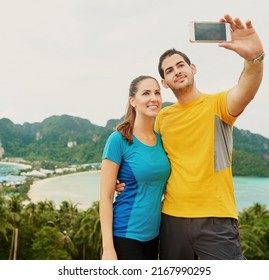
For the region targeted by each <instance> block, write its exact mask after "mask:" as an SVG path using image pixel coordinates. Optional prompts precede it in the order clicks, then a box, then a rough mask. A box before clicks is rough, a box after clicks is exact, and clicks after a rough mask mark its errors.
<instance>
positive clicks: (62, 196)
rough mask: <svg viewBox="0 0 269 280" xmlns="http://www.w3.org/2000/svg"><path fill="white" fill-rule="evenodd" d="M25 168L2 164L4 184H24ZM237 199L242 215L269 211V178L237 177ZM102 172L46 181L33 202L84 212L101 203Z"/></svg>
mask: <svg viewBox="0 0 269 280" xmlns="http://www.w3.org/2000/svg"><path fill="white" fill-rule="evenodd" d="M21 168H22V167H21V166H16V165H8V164H0V182H3V181H6V182H10V181H14V180H15V181H16V180H22V179H23V178H22V177H20V176H18V175H17V174H18V173H19V170H20V169H21ZM233 179H234V189H235V198H236V201H237V209H238V211H242V210H243V209H244V208H247V207H250V206H252V205H253V204H254V203H256V202H257V203H260V204H265V205H266V206H267V208H269V178H255V177H234V178H233ZM99 184H100V172H83V173H77V174H72V175H67V176H59V177H55V178H53V179H52V180H51V179H49V180H46V179H43V180H42V185H37V186H36V187H35V188H34V191H33V195H32V197H31V199H32V201H34V202H37V201H44V200H46V199H47V200H52V201H54V202H55V204H56V205H59V204H60V203H61V202H62V201H63V200H67V201H71V202H73V203H77V205H78V207H79V208H81V209H87V208H89V207H91V205H92V203H93V202H94V201H97V200H99Z"/></svg>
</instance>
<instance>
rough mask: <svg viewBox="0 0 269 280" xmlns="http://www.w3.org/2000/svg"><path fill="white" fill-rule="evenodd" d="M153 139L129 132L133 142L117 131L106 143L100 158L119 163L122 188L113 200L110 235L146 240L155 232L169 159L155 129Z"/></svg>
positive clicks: (166, 178) (151, 237)
mask: <svg viewBox="0 0 269 280" xmlns="http://www.w3.org/2000/svg"><path fill="white" fill-rule="evenodd" d="M155 134H156V137H157V142H156V144H155V145H154V146H148V145H145V144H143V143H142V142H140V141H139V140H138V139H137V138H136V137H135V136H133V141H134V142H133V144H130V143H129V142H128V141H127V140H126V139H124V138H123V137H122V135H121V133H120V132H119V131H115V132H113V133H112V134H111V135H110V136H109V138H108V140H107V143H106V146H105V149H104V152H103V159H109V160H111V161H113V162H115V163H117V164H119V165H120V169H119V173H118V179H119V180H120V182H123V183H125V184H126V185H125V188H124V191H123V192H122V193H121V194H119V195H118V196H116V199H115V202H114V204H113V209H114V210H113V212H114V213H113V235H114V236H118V237H125V238H132V239H135V240H139V241H149V240H152V239H153V238H155V237H157V236H158V235H159V229H160V221H161V205H162V196H163V192H164V189H165V186H166V182H167V180H168V177H169V175H170V163H169V160H168V158H167V156H166V153H165V151H164V149H163V146H162V141H161V137H160V135H159V134H158V133H156V132H155Z"/></svg>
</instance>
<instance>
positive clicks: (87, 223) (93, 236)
mask: <svg viewBox="0 0 269 280" xmlns="http://www.w3.org/2000/svg"><path fill="white" fill-rule="evenodd" d="M79 217H80V219H79V229H78V231H77V232H76V234H75V236H74V240H75V242H76V244H77V246H79V245H81V246H82V258H83V259H86V258H89V259H100V251H101V227H100V218H99V201H96V202H94V203H93V206H92V207H91V208H89V209H88V210H87V211H86V212H84V214H83V215H80V216H79Z"/></svg>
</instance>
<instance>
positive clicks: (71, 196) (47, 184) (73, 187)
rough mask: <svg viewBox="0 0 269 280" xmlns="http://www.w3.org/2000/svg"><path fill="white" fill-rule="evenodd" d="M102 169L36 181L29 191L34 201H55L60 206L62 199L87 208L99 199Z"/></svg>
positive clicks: (84, 208)
mask: <svg viewBox="0 0 269 280" xmlns="http://www.w3.org/2000/svg"><path fill="white" fill-rule="evenodd" d="M99 173H100V171H99V170H96V171H85V172H78V173H72V174H66V175H60V176H54V177H50V178H45V179H38V180H36V181H34V183H33V184H32V185H31V187H30V190H29V192H28V197H29V198H30V199H31V201H32V202H39V201H45V200H48V201H50V200H51V201H53V202H54V203H55V206H56V207H57V208H58V207H59V205H60V204H61V203H62V201H69V202H72V203H74V204H77V207H78V208H79V209H82V210H86V209H88V208H89V207H91V205H92V203H93V202H94V201H97V200H99V184H100V183H99V178H100V174H99Z"/></svg>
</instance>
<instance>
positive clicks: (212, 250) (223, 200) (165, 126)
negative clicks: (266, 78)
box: [155, 15, 264, 260]
mask: <svg viewBox="0 0 269 280" xmlns="http://www.w3.org/2000/svg"><path fill="white" fill-rule="evenodd" d="M220 21H221V22H228V23H230V24H231V29H232V41H231V42H225V43H219V46H220V47H223V48H226V49H230V50H233V51H235V52H236V53H237V54H238V55H240V56H241V57H242V58H243V59H244V60H245V61H244V69H243V72H242V74H241V76H240V78H239V81H238V83H237V85H235V86H234V87H233V88H231V89H230V90H228V91H224V92H220V93H217V94H213V95H208V94H204V93H201V92H200V91H199V89H198V88H197V87H196V84H195V81H194V75H195V74H196V72H197V69H196V67H195V65H194V64H192V63H191V62H190V60H189V58H188V57H187V56H186V55H185V54H184V53H182V52H179V51H176V50H175V49H171V50H168V51H166V52H165V53H164V54H163V55H162V56H161V57H160V60H159V73H160V75H161V77H162V84H163V86H164V87H165V88H170V89H171V90H172V91H173V93H174V95H175V96H176V98H177V101H178V102H177V103H175V104H174V105H172V106H169V107H166V108H164V109H163V110H162V111H161V112H160V113H159V115H158V116H157V119H156V123H155V130H156V131H157V132H159V133H160V134H161V136H162V141H163V145H164V148H165V150H166V152H167V155H168V157H169V160H170V163H171V168H172V172H171V176H170V178H169V180H168V183H167V187H166V192H165V196H164V201H163V208H162V213H163V214H162V226H161V248H160V258H161V259H190V260H191V259H197V258H199V259H207V260H209V259H244V257H243V255H242V249H241V242H240V236H239V230H238V223H237V211H236V203H235V197H234V188H233V182H232V169H231V165H232V160H231V159H232V127H233V124H234V122H235V120H236V119H237V117H238V116H239V115H240V114H241V113H242V112H243V110H244V109H245V107H246V106H247V104H248V103H249V102H250V101H251V100H252V99H253V98H254V96H255V94H256V92H257V91H258V88H259V86H260V84H261V81H262V75H263V58H264V52H263V47H262V44H261V41H260V39H259V37H258V35H257V34H256V32H255V30H254V29H253V27H252V24H251V21H247V22H246V26H244V25H243V24H242V22H241V20H240V19H238V18H235V19H232V17H231V16H230V15H225V16H224V18H223V19H221V20H220Z"/></svg>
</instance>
